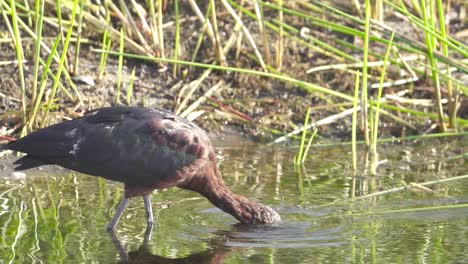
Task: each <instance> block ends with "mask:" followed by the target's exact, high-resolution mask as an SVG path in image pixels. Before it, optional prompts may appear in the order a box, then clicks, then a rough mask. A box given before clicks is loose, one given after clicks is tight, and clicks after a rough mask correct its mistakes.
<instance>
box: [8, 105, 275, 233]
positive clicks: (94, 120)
mask: <svg viewBox="0 0 468 264" xmlns="http://www.w3.org/2000/svg"><path fill="white" fill-rule="evenodd" d="M7 148H8V149H11V150H15V151H19V152H23V153H26V154H27V155H26V156H24V157H22V158H20V159H18V160H17V161H15V164H16V165H17V167H16V168H15V169H16V170H24V169H29V168H33V167H37V166H41V165H44V164H57V165H60V166H62V167H65V168H68V169H71V170H75V171H78V172H81V173H85V174H90V175H93V176H99V177H103V178H106V179H110V180H114V181H119V182H123V183H124V185H125V197H124V199H123V200H122V201H121V202H120V205H119V207H118V209H117V211H116V213H115V215H114V217H113V218H112V220H111V222H110V223H109V224H108V226H107V228H108V229H109V230H113V229H114V228H115V226H116V225H117V223H118V221H119V219H120V217H121V216H122V213H123V211H124V210H125V207H126V206H127V203H128V200H129V199H130V198H132V197H136V196H143V198H144V203H145V210H146V218H147V223H148V226H150V225H152V223H153V213H152V210H151V200H150V194H151V192H152V191H154V190H155V189H162V188H169V187H173V186H177V187H179V188H182V189H186V190H191V191H195V192H198V193H200V194H201V195H203V196H205V197H206V198H208V200H209V201H210V202H211V203H212V204H214V205H215V206H217V207H218V208H220V209H221V210H223V211H224V212H227V213H229V214H231V215H232V216H234V217H235V218H236V219H237V220H239V221H240V222H242V223H246V224H272V223H275V222H278V221H280V220H281V218H280V216H279V215H278V213H276V212H275V211H274V210H273V209H271V208H270V207H268V206H265V205H263V204H260V203H256V202H253V201H250V200H248V199H247V198H245V197H243V196H240V195H236V194H234V193H233V192H231V190H229V188H228V187H227V186H226V185H225V184H224V181H223V179H222V177H221V173H220V171H219V169H218V166H217V164H216V158H215V152H214V149H213V145H212V143H211V141H210V140H209V138H208V136H207V135H206V133H205V132H204V131H203V130H202V129H200V128H199V127H198V126H196V125H195V124H193V123H191V122H189V121H187V120H185V119H183V118H180V117H177V116H175V115H173V114H171V113H169V112H167V111H164V110H158V109H152V108H142V107H107V108H99V109H95V110H92V111H90V112H88V113H87V114H86V115H85V116H83V117H81V118H78V119H75V120H71V121H66V122H62V123H59V124H56V125H52V126H49V127H46V128H43V129H40V130H37V131H35V132H33V133H31V134H29V135H27V136H25V137H23V138H21V139H18V140H16V141H14V142H10V143H9V144H8V145H7Z"/></svg>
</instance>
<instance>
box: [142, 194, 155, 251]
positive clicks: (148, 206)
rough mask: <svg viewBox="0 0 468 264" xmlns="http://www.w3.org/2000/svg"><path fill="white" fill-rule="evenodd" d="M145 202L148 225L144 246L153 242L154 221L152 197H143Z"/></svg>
mask: <svg viewBox="0 0 468 264" xmlns="http://www.w3.org/2000/svg"><path fill="white" fill-rule="evenodd" d="M143 201H144V202H145V212H146V223H147V226H146V231H145V238H144V241H143V244H144V245H147V244H149V241H150V240H151V234H152V233H153V224H154V219H153V208H152V207H151V197H150V195H149V194H148V195H145V196H143Z"/></svg>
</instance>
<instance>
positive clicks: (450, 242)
mask: <svg viewBox="0 0 468 264" xmlns="http://www.w3.org/2000/svg"><path fill="white" fill-rule="evenodd" d="M216 145H217V146H218V147H217V152H218V154H219V159H220V167H221V170H222V172H223V175H224V178H225V180H226V182H227V184H228V185H229V186H230V187H231V188H232V189H233V190H234V191H235V192H236V193H240V194H243V195H246V196H247V197H250V198H252V199H255V200H257V201H261V202H263V203H265V204H268V205H271V206H272V207H273V208H275V209H277V210H278V212H279V213H280V214H281V216H282V218H283V222H282V223H281V224H279V225H278V226H272V227H249V226H244V225H240V224H238V223H237V222H236V220H235V219H234V218H232V217H231V216H229V215H227V214H225V213H223V212H221V211H220V210H218V209H216V208H214V207H213V206H212V205H211V204H210V203H209V202H208V201H207V200H206V199H204V198H202V197H200V196H199V195H197V194H195V193H192V192H188V191H184V190H179V189H169V190H164V191H159V192H157V193H156V192H155V193H154V195H153V198H152V201H153V210H154V214H155V217H156V221H157V224H156V226H155V228H154V230H153V233H152V237H151V239H150V241H149V242H148V243H147V244H146V245H143V240H144V236H145V226H146V222H145V213H144V209H143V202H142V200H141V199H134V200H133V201H132V202H131V203H130V206H129V208H128V209H127V211H126V213H125V214H124V217H123V219H122V220H121V222H120V223H119V225H118V227H117V232H116V234H115V236H110V235H109V234H108V233H107V232H106V231H105V228H104V227H105V225H106V223H107V222H108V221H109V220H110V218H111V216H112V214H113V213H114V210H115V208H116V206H117V204H118V202H119V200H120V198H121V196H122V190H121V185H120V184H118V183H113V182H109V181H106V180H103V179H98V178H95V177H90V176H85V175H81V174H77V173H73V172H70V171H67V170H63V169H57V168H56V167H53V166H49V167H46V168H45V169H42V170H33V171H27V172H26V174H27V176H26V177H23V176H22V175H14V176H13V177H12V176H11V166H9V165H8V164H9V163H10V160H7V161H3V162H2V163H3V165H0V166H3V167H0V169H1V170H2V173H1V174H0V175H1V176H0V227H1V232H2V235H1V237H0V263H122V262H125V261H130V262H138V263H343V262H347V263H363V262H364V263H370V262H374V263H416V262H420V263H460V262H464V261H468V251H467V250H466V249H467V248H468V179H462V180H456V181H451V182H445V183H439V184H435V185H431V186H427V188H428V189H424V187H421V186H419V187H418V186H416V187H414V188H412V189H411V190H408V189H407V190H400V191H397V192H393V193H389V194H384V195H378V196H374V197H371V198H366V199H356V200H353V199H351V197H352V196H355V197H359V196H363V195H368V194H370V193H375V192H378V191H382V190H387V189H391V188H395V187H401V186H404V185H405V184H408V183H412V182H417V183H422V182H427V181H432V180H437V179H444V178H449V177H454V176H457V175H464V174H467V172H468V164H467V162H466V158H465V159H463V158H456V157H457V155H459V154H461V153H464V152H467V149H468V148H467V147H468V140H467V138H455V139H450V140H444V141H439V140H437V141H436V140H432V141H427V140H426V141H420V142H417V143H408V142H406V143H405V142H403V143H398V144H387V145H381V146H380V152H381V157H380V160H384V161H385V162H383V163H382V164H381V165H380V166H379V167H378V168H377V172H376V175H374V176H372V175H370V173H368V172H366V170H364V168H365V165H364V157H365V153H364V152H360V155H359V157H360V160H359V167H360V168H361V171H360V172H359V173H358V174H357V176H354V175H353V172H352V170H351V163H350V147H349V146H343V147H337V146H335V147H315V148H313V149H312V150H311V153H310V155H309V156H308V161H307V164H305V165H304V166H303V167H302V168H294V166H293V163H292V159H293V156H294V155H295V154H296V152H297V150H296V149H293V148H288V147H286V146H275V147H271V146H263V145H257V144H253V143H249V142H245V141H238V140H228V141H221V142H216Z"/></svg>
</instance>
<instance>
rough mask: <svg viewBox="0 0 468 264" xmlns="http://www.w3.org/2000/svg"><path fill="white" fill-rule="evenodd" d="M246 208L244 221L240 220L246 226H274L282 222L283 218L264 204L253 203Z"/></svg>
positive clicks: (243, 216) (243, 215)
mask: <svg viewBox="0 0 468 264" xmlns="http://www.w3.org/2000/svg"><path fill="white" fill-rule="evenodd" d="M244 208H245V211H244V213H243V214H242V219H239V220H240V221H241V222H242V223H244V224H249V225H272V224H276V223H279V222H281V216H280V215H279V214H278V213H277V212H276V211H275V210H273V209H272V208H271V207H269V206H266V205H264V204H261V203H255V202H251V204H250V206H246V207H244Z"/></svg>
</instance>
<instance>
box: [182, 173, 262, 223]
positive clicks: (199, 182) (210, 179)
mask: <svg viewBox="0 0 468 264" xmlns="http://www.w3.org/2000/svg"><path fill="white" fill-rule="evenodd" d="M206 167H207V168H206V169H204V171H203V172H202V173H199V174H198V175H203V176H199V177H197V176H195V177H193V178H192V179H191V180H190V181H188V182H186V183H184V184H183V185H180V186H179V187H181V188H183V189H187V190H191V191H196V192H198V193H200V194H201V195H203V196H205V197H206V198H207V199H208V200H209V201H210V202H211V203H212V204H213V205H215V206H216V207H218V208H219V209H221V210H223V211H224V212H226V213H228V214H231V215H232V216H234V217H235V218H236V219H237V220H239V221H240V222H242V223H252V222H253V218H254V217H255V215H256V213H257V212H258V211H259V210H258V204H257V203H255V202H253V201H250V200H249V199H247V198H245V197H244V196H241V195H237V194H235V193H233V192H232V191H231V190H230V189H229V188H228V187H227V186H226V185H225V184H224V181H223V179H222V177H221V173H220V171H219V169H218V168H217V167H216V166H206Z"/></svg>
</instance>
